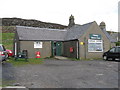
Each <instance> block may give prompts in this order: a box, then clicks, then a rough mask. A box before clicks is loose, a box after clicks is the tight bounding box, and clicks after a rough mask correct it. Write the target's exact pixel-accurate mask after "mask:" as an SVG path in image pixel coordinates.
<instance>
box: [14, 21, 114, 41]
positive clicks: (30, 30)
mask: <svg viewBox="0 0 120 90" xmlns="http://www.w3.org/2000/svg"><path fill="white" fill-rule="evenodd" d="M92 23H94V22H90V23H87V24H84V25H77V24H76V25H74V26H72V27H71V28H66V29H61V30H59V29H49V28H35V27H25V26H16V28H17V33H18V37H19V40H55V41H66V40H75V39H79V38H80V37H81V36H82V35H83V34H85V33H86V32H87V30H88V28H89V27H90V26H91V25H92ZM102 31H103V33H104V34H105V35H106V36H107V38H108V39H109V40H110V41H111V42H116V41H115V40H114V39H112V38H111V36H110V35H109V34H108V33H107V32H106V30H102Z"/></svg>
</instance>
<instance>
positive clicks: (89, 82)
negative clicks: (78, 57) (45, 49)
mask: <svg viewBox="0 0 120 90" xmlns="http://www.w3.org/2000/svg"><path fill="white" fill-rule="evenodd" d="M3 79H4V80H15V82H14V83H12V84H20V85H22V86H25V87H28V88H118V62H113V61H103V60H92V61H70V60H45V62H44V64H41V65H25V66H20V67H12V65H11V64H6V65H3Z"/></svg>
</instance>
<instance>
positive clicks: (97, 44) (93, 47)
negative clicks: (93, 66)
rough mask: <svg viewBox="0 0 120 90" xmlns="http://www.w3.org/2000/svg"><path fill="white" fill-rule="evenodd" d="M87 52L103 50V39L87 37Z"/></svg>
mask: <svg viewBox="0 0 120 90" xmlns="http://www.w3.org/2000/svg"><path fill="white" fill-rule="evenodd" d="M88 52H103V41H102V40H92V39H89V40H88Z"/></svg>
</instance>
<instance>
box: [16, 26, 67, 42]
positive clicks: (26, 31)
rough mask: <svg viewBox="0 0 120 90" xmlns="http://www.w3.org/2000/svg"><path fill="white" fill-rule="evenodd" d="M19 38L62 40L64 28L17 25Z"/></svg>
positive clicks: (64, 32)
mask: <svg viewBox="0 0 120 90" xmlns="http://www.w3.org/2000/svg"><path fill="white" fill-rule="evenodd" d="M17 33H18V36H19V40H59V41H63V40H64V36H65V34H66V30H59V29H48V28H34V27H24V26H17Z"/></svg>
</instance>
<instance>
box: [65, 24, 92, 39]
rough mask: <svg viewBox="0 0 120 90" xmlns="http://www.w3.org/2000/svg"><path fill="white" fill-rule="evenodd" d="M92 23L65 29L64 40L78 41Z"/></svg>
mask: <svg viewBox="0 0 120 90" xmlns="http://www.w3.org/2000/svg"><path fill="white" fill-rule="evenodd" d="M92 23H93V22H90V23H87V24H84V25H77V24H76V25H74V26H72V27H71V28H67V31H68V32H67V35H66V37H65V40H71V39H78V38H80V37H81V36H82V35H83V34H84V33H86V31H87V30H88V28H89V26H90V25H91V24H92Z"/></svg>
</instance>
